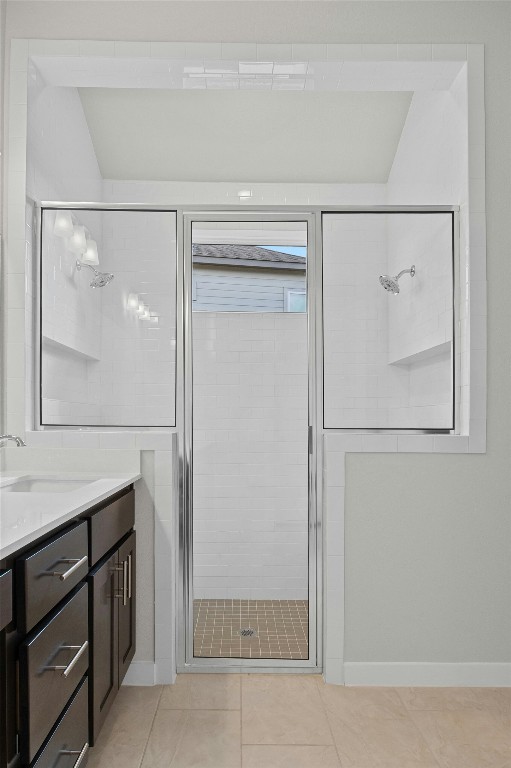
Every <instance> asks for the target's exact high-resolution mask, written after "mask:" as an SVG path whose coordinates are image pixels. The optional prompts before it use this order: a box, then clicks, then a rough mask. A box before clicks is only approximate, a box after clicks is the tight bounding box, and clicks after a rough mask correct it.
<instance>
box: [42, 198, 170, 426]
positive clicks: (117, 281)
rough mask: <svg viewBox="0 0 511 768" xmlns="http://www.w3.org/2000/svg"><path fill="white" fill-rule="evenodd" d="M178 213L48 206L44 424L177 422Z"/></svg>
mask: <svg viewBox="0 0 511 768" xmlns="http://www.w3.org/2000/svg"><path fill="white" fill-rule="evenodd" d="M175 339H176V216H175V213H173V212H167V211H164V212H157V211H142V210H138V211H118V210H116V211H112V210H110V211H108V210H105V211H93V210H74V211H71V210H58V211H56V210H51V209H45V210H43V212H42V249H41V424H43V425H55V426H57V425H58V426H116V427H141V426H158V427H169V426H173V425H174V424H175Z"/></svg>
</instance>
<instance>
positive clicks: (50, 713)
mask: <svg viewBox="0 0 511 768" xmlns="http://www.w3.org/2000/svg"><path fill="white" fill-rule="evenodd" d="M88 627H89V622H88V587H87V584H83V585H82V586H81V587H79V589H78V591H77V592H75V594H74V595H73V596H72V597H71V598H70V599H69V600H68V601H67V602H66V603H65V604H64V605H63V606H62V607H61V608H60V609H58V611H56V612H55V613H53V614H52V615H51V616H50V618H49V620H48V621H47V622H46V623H45V624H44V625H43V626H42V627H41V628H39V629H38V630H37V631H35V632H33V633H32V634H31V635H29V636H28V637H27V638H26V639H25V640H24V641H23V642H22V644H21V645H20V651H19V674H20V702H21V704H20V715H21V750H20V751H21V757H22V761H23V763H29V762H31V761H32V760H33V759H34V756H35V754H36V753H37V751H38V750H39V749H40V747H41V745H42V743H43V742H44V740H45V739H46V737H47V735H48V733H49V731H50V729H51V728H52V727H53V725H54V723H55V722H56V721H57V719H58V717H59V716H60V713H61V712H62V710H63V708H64V706H65V705H66V703H67V702H68V701H69V699H70V698H71V695H72V694H73V691H74V690H75V689H76V686H77V685H78V683H79V682H80V680H81V679H82V677H83V676H84V674H85V672H86V671H87V667H88V665H89V648H88Z"/></svg>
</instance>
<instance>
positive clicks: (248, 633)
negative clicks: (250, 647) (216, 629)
mask: <svg viewBox="0 0 511 768" xmlns="http://www.w3.org/2000/svg"><path fill="white" fill-rule="evenodd" d="M238 635H241V637H257V630H256V629H253V628H252V627H242V628H241V629H240V630H238Z"/></svg>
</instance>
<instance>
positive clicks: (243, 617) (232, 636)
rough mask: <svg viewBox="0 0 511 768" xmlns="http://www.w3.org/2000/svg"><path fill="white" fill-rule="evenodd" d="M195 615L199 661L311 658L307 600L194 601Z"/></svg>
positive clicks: (196, 649) (195, 648)
mask: <svg viewBox="0 0 511 768" xmlns="http://www.w3.org/2000/svg"><path fill="white" fill-rule="evenodd" d="M193 613H194V656H196V657H201V658H204V657H206V658H230V659H232V658H236V659H307V658H308V657H309V604H308V601H307V600H194V602H193ZM241 630H253V634H252V633H250V632H248V633H247V634H244V635H243V636H242V635H240V631H241Z"/></svg>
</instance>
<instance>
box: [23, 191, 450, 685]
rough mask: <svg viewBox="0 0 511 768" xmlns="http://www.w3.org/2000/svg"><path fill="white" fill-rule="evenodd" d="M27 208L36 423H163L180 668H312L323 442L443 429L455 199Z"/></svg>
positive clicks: (318, 611) (152, 426) (446, 426)
mask: <svg viewBox="0 0 511 768" xmlns="http://www.w3.org/2000/svg"><path fill="white" fill-rule="evenodd" d="M39 213H40V216H39V240H40V255H41V258H40V265H39V266H40V270H39V281H38V282H39V286H38V288H39V307H38V309H39V312H38V322H37V354H36V368H37V371H36V374H37V375H36V377H35V382H36V386H35V388H34V395H35V397H34V402H35V404H36V407H35V418H34V422H35V426H36V428H37V429H42V430H49V431H51V430H52V429H69V428H72V427H82V428H83V427H85V428H86V429H87V428H88V429H98V430H102V429H105V428H113V429H116V430H120V429H126V428H128V429H133V430H138V429H143V430H148V429H149V430H156V431H158V430H159V429H165V430H166V431H167V433H168V432H169V431H171V432H173V433H175V435H176V441H175V446H176V451H175V452H173V461H174V467H175V477H176V483H175V496H174V498H173V502H172V505H171V503H170V501H168V503H167V506H166V508H165V510H164V512H163V514H164V515H165V517H164V518H162V519H165V521H170V520H171V518H172V516H173V515H174V520H175V530H176V537H175V547H176V553H175V554H176V560H177V569H176V570H177V584H178V589H177V593H178V594H177V634H178V669H179V670H180V671H194V670H211V671H214V670H222V669H223V670H229V669H244V670H252V669H253V670H259V671H261V670H264V669H271V670H282V671H285V670H290V669H293V670H295V671H311V670H317V669H321V664H322V610H323V608H322V589H323V584H322V572H323V561H324V558H323V552H322V548H323V536H324V534H323V531H324V522H325V519H326V523H327V529H326V533H325V540H326V542H327V544H328V543H330V539H329V536H330V537H331V536H332V535H333V534H332V531H333V530H334V528H332V529H330V531H329V530H328V510H324V509H323V507H324V505H323V498H322V483H321V478H322V476H323V474H322V473H323V467H324V464H325V462H324V460H323V456H322V451H323V438H324V436H326V435H329V434H331V433H332V432H335V431H338V432H345V431H350V430H352V431H355V432H357V433H364V432H380V431H382V432H385V431H387V432H392V433H396V432H398V433H403V432H405V433H406V432H409V433H417V432H431V433H436V434H438V433H442V432H443V433H450V432H451V433H452V432H455V431H456V429H457V426H458V424H459V413H458V411H459V407H458V405H459V401H460V398H459V387H458V385H457V381H459V379H457V376H458V373H459V367H460V353H459V351H458V350H457V346H456V344H457V338H456V334H455V333H454V329H455V328H457V327H458V320H459V308H458V306H457V302H456V301H455V296H456V295H457V281H458V280H459V275H458V266H457V243H458V220H457V212H456V210H455V209H453V208H447V207H445V208H426V207H424V208H416V209H402V208H401V209H399V208H374V209H371V210H353V209H344V210H334V209H324V210H320V209H314V210H312V211H310V210H308V211H303V210H301V209H298V208H291V207H290V208H288V209H280V210H276V209H271V210H258V209H256V208H248V209H247V208H246V209H244V210H241V209H240V210H236V211H235V212H233V211H225V210H222V209H220V208H217V209H216V210H207V211H206V210H203V209H198V208H197V209H192V210H188V211H183V210H179V209H178V210H170V209H169V208H166V207H165V208H164V207H157V206H156V207H151V206H148V205H121V204H113V203H112V204H105V203H96V204H92V203H73V204H71V203H42V204H41V205H40V206H39ZM36 295H37V292H36ZM457 387H458V390H457V389H456V388H457ZM456 391H458V398H457V399H456V398H455V392H456ZM154 458H155V460H156V459H157V457H156V454H155V457H154ZM162 458H163V457H162ZM157 460H161V459H160V458H158V459H157ZM171 506H172V509H171ZM157 530H158V529H157ZM336 530H337V531H338V530H339V527H337V529H336ZM156 535H157V534H156ZM333 543H334V545H336V546H337V550H338V548H339V543H338V542H333ZM173 544H174V542H170V541H169V547H171V546H172V545H173ZM337 550H336V551H337ZM155 552H156V556H157V557H161V556H162V554H161V553H162V546H158V547H155ZM326 554H327V557H328V550H327V553H326ZM167 557H168V558H169V560H170V561H171V562H172V561H173V557H174V553H173V551H171V550H170V549H169V551H168V552H167ZM158 567H159V564H158V563H156V569H158ZM327 573H328V569H327ZM328 588H329V587H328V584H327V585H326V589H328ZM168 591H169V593H170V590H168ZM163 610H166V611H168V615H169V614H170V611H171V610H172V607H171V606H170V605H166V606H164V608H163ZM333 610H334V611H335V607H334V609H333ZM340 620H341V619H337V621H338V622H339V621H340ZM169 642H170V639H169Z"/></svg>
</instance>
